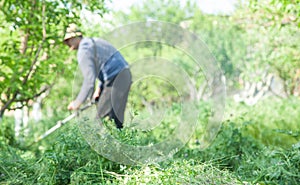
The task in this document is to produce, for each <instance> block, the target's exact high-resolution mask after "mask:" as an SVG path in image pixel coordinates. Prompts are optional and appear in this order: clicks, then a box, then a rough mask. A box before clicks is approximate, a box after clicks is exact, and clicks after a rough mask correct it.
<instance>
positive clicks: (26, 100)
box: [7, 83, 54, 110]
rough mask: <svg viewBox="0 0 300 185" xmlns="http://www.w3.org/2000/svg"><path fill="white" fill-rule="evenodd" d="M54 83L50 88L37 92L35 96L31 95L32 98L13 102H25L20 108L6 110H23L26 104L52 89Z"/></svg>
mask: <svg viewBox="0 0 300 185" xmlns="http://www.w3.org/2000/svg"><path fill="white" fill-rule="evenodd" d="M53 85H54V83H53V84H51V85H50V86H47V87H45V88H44V89H42V90H41V91H40V92H38V93H37V94H35V95H33V96H32V97H29V98H24V99H18V100H15V102H21V103H22V102H26V103H25V104H22V105H21V106H17V107H13V108H7V109H8V110H16V109H20V108H23V107H24V106H25V105H27V104H28V102H29V101H30V100H32V99H34V98H37V97H39V96H41V95H42V94H43V93H45V92H47V91H48V90H49V89H51V88H52V87H53Z"/></svg>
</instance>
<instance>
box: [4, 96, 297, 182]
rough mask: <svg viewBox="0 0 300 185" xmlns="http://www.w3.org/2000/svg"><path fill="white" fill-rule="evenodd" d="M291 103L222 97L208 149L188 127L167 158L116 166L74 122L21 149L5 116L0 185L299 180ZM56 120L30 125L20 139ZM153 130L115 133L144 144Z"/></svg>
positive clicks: (294, 108)
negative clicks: (218, 124)
mask: <svg viewBox="0 0 300 185" xmlns="http://www.w3.org/2000/svg"><path fill="white" fill-rule="evenodd" d="M299 105H300V100H299V98H289V99H266V100H263V101H262V102H259V103H258V104H257V105H255V106H252V107H249V106H246V105H244V104H237V103H234V102H232V101H228V102H227V105H226V111H225V116H224V119H223V123H222V127H221V130H220V132H219V134H218V136H217V137H216V139H215V140H214V142H213V143H212V144H211V146H210V147H208V148H206V149H205V150H200V149H199V146H198V142H197V140H198V139H199V138H200V135H199V133H200V132H197V131H196V134H195V135H194V136H193V137H192V138H191V139H190V142H189V143H187V144H186V145H185V147H183V148H182V149H181V150H180V151H179V152H178V153H176V154H175V155H174V156H173V157H172V158H170V159H168V160H166V161H163V162H160V163H154V164H151V165H140V166H129V165H121V164H118V163H115V162H112V161H110V160H108V159H105V158H103V157H102V156H101V155H99V154H97V153H96V152H95V151H94V150H93V149H92V148H91V147H90V146H89V145H88V144H87V142H86V141H85V139H84V138H83V137H82V135H81V134H80V131H79V129H78V128H77V126H76V123H75V122H72V123H70V124H67V125H66V126H64V127H63V128H61V129H60V130H59V131H57V132H56V133H54V134H53V135H51V136H49V137H48V138H46V139H45V140H43V141H41V142H40V143H38V144H36V145H34V146H33V147H32V148H31V149H28V150H21V149H19V148H18V146H19V145H20V144H19V143H18V142H12V141H11V139H12V138H10V139H9V138H7V137H3V135H4V133H8V132H9V131H11V127H10V126H8V125H9V124H10V122H11V120H10V119H6V120H4V123H5V124H6V127H3V128H1V129H2V130H1V134H2V137H1V142H0V148H1V152H0V184H147V185H148V184H291V185H292V184H295V185H296V184H300V106H299ZM62 117H63V115H62ZM58 119H60V117H59V116H58V117H56V118H51V119H50V120H46V119H45V120H43V121H42V123H41V124H37V125H33V124H32V125H31V129H32V132H30V135H29V136H28V138H26V140H25V141H24V142H25V143H29V142H30V141H32V140H33V138H34V137H36V136H38V135H40V134H41V133H43V132H44V131H45V130H47V129H48V128H50V127H51V126H52V125H53V124H55V121H56V120H58ZM160 128H161V129H165V127H160ZM161 129H157V130H156V131H153V135H150V134H149V133H148V135H147V134H145V135H142V134H140V133H136V135H138V137H135V139H133V140H130V139H127V140H126V137H127V136H130V137H133V138H134V132H133V133H132V132H129V131H128V130H126V129H124V131H122V132H120V133H119V134H117V137H119V138H120V139H123V140H124V141H126V142H127V143H128V144H137V143H138V144H140V143H144V144H145V143H146V144H147V143H149V138H152V139H153V137H154V138H157V137H156V136H160V135H163V132H162V131H161ZM142 136H143V137H142ZM146 136H148V137H146ZM137 138H138V139H137Z"/></svg>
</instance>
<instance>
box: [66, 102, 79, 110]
mask: <svg viewBox="0 0 300 185" xmlns="http://www.w3.org/2000/svg"><path fill="white" fill-rule="evenodd" d="M79 107H80V103H78V102H77V101H72V102H71V103H70V104H69V105H68V110H77V109H79Z"/></svg>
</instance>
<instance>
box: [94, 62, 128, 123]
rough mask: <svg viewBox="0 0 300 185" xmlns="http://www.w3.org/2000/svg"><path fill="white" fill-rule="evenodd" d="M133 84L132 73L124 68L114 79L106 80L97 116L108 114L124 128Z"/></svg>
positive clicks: (99, 117)
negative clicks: (127, 104) (125, 114)
mask: <svg viewBox="0 0 300 185" xmlns="http://www.w3.org/2000/svg"><path fill="white" fill-rule="evenodd" d="M130 86H131V73H130V70H129V69H128V68H126V69H123V70H122V71H121V72H120V73H119V74H118V75H116V76H115V77H114V78H113V79H110V80H107V81H105V82H104V84H103V87H102V89H101V95H100V97H99V100H98V103H97V118H98V119H101V118H103V117H106V116H108V117H109V118H110V119H112V120H114V122H115V124H116V127H117V128H123V122H124V112H125V108H126V103H127V99H128V93H129V90H130Z"/></svg>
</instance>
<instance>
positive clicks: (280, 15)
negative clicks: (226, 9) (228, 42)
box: [233, 0, 300, 94]
mask: <svg viewBox="0 0 300 185" xmlns="http://www.w3.org/2000/svg"><path fill="white" fill-rule="evenodd" d="M299 14H300V8H299V1H298V0H296V1H285V0H268V1H263V2H258V1H255V0H250V1H249V3H248V5H245V6H243V7H242V8H240V9H238V11H237V12H236V13H235V14H234V16H233V20H234V22H236V24H238V25H239V26H240V27H241V28H242V29H243V30H245V31H246V34H245V41H246V43H248V46H247V47H248V48H247V50H248V52H247V55H246V57H245V58H244V61H245V64H244V66H243V72H242V74H243V75H244V76H248V77H249V76H251V74H253V72H255V71H269V72H274V73H277V74H278V75H279V76H280V77H281V78H282V79H283V80H284V81H285V91H286V92H287V93H288V94H292V91H293V90H294V88H295V83H296V82H295V81H294V80H293V78H294V77H295V73H296V71H297V69H299V68H300V62H299V61H300V52H299V51H300V44H299V43H300V32H299V26H300V19H299Z"/></svg>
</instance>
